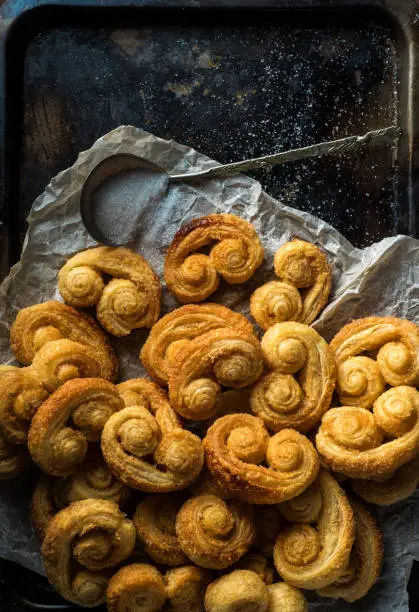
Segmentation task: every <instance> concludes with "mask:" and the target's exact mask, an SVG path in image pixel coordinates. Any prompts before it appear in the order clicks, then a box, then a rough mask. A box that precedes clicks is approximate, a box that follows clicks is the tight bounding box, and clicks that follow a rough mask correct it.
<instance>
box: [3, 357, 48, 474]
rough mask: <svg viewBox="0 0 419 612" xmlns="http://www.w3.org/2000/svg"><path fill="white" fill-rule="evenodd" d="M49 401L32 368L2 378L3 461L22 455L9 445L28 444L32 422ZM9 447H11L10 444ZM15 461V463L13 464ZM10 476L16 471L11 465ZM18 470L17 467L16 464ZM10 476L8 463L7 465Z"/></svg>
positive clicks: (16, 369)
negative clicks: (46, 400) (43, 403)
mask: <svg viewBox="0 0 419 612" xmlns="http://www.w3.org/2000/svg"><path fill="white" fill-rule="evenodd" d="M47 397H48V392H47V390H46V389H45V387H44V385H43V384H42V379H41V378H40V377H39V376H38V375H37V373H36V372H34V371H33V369H32V368H31V367H29V368H13V369H11V370H5V371H3V372H2V373H1V375H0V431H1V434H2V437H3V439H4V440H3V444H2V447H3V450H2V453H3V457H4V459H5V460H6V462H7V460H8V459H7V458H8V457H13V456H15V457H16V460H17V463H19V460H18V459H17V458H18V456H22V454H21V453H19V452H17V451H16V454H15V452H14V451H13V450H12V447H11V446H10V444H11V443H12V444H25V443H26V441H27V439H28V430H29V426H30V423H31V419H32V417H33V415H34V414H35V412H36V410H37V409H38V408H39V406H40V405H41V403H42V402H43V401H44V400H45V399H46V398H47ZM7 443H9V444H7ZM13 461H14V460H13V459H12V462H13ZM9 467H10V470H11V473H12V472H13V471H14V469H13V468H12V466H11V465H10V466H9ZM16 467H17V464H16ZM4 469H5V473H7V472H8V467H7V463H5V464H4Z"/></svg>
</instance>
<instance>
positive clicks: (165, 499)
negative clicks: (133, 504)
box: [132, 494, 188, 566]
mask: <svg viewBox="0 0 419 612" xmlns="http://www.w3.org/2000/svg"><path fill="white" fill-rule="evenodd" d="M182 503H183V499H182V498H181V497H177V496H176V495H174V494H171V495H150V496H149V497H146V498H145V499H144V500H143V501H142V502H140V504H139V505H138V506H137V509H136V511H135V514H134V517H133V519H132V520H133V522H134V525H135V529H136V530H137V537H138V539H139V541H140V543H141V544H142V547H143V548H144V551H145V552H146V553H147V555H148V556H149V557H150V558H151V559H153V561H155V562H156V563H162V564H163V565H169V566H176V565H182V564H185V563H188V557H187V556H186V555H185V553H184V552H183V550H182V549H181V547H180V544H179V541H178V539H177V536H176V529H175V523H176V515H177V513H178V512H179V510H180V507H181V506H182Z"/></svg>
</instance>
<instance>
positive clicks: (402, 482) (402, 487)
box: [352, 455, 419, 506]
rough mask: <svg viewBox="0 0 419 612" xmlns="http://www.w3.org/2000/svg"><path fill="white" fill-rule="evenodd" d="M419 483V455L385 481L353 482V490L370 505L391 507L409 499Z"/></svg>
mask: <svg viewBox="0 0 419 612" xmlns="http://www.w3.org/2000/svg"><path fill="white" fill-rule="evenodd" d="M418 483H419V455H418V456H417V457H415V458H414V459H413V460H412V461H409V462H408V463H405V464H404V465H402V466H401V467H399V468H398V469H397V470H396V471H395V472H394V473H393V474H392V475H391V476H389V477H388V478H386V479H384V480H353V481H352V488H353V490H354V491H355V493H356V494H357V495H359V497H362V499H364V500H365V501H366V502H368V503H370V504H377V506H390V505H391V504H395V503H396V502H398V501H401V500H403V499H407V498H408V497H410V496H411V495H412V493H413V492H414V491H415V489H416V487H417V486H418Z"/></svg>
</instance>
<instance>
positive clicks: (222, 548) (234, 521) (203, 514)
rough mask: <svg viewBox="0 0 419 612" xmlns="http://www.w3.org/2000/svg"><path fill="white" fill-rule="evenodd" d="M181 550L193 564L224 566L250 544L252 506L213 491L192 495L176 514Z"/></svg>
mask: <svg viewBox="0 0 419 612" xmlns="http://www.w3.org/2000/svg"><path fill="white" fill-rule="evenodd" d="M176 535H177V538H178V542H179V544H180V546H181V548H182V550H183V551H184V552H185V553H186V555H187V556H188V557H189V559H191V561H193V562H194V563H195V564H196V565H199V566H200V567H206V568H209V569H225V568H226V567H228V566H229V565H232V564H233V563H235V562H236V561H238V559H240V557H242V556H243V555H244V553H245V552H247V550H248V549H249V548H250V546H251V544H252V542H253V540H254V538H255V524H254V519H253V510H252V508H251V506H249V505H247V504H244V503H243V502H240V501H238V500H229V501H224V500H222V499H221V498H219V497H216V496H215V495H208V494H203V495H199V496H198V497H192V498H191V499H189V500H188V501H187V502H185V503H184V504H183V506H182V507H181V509H180V510H179V512H178V514H177V517H176Z"/></svg>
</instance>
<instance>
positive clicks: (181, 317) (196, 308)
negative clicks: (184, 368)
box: [140, 304, 253, 385]
mask: <svg viewBox="0 0 419 612" xmlns="http://www.w3.org/2000/svg"><path fill="white" fill-rule="evenodd" d="M224 327H229V328H232V329H236V330H238V331H244V332H247V333H249V334H250V333H253V326H252V324H251V323H250V322H249V321H248V320H247V319H246V317H244V316H243V315H241V314H239V313H237V312H234V311H233V310H230V309H229V308H226V307H225V306H221V305H220V304H200V305H197V304H189V305H187V306H181V307H180V308H177V309H176V310H174V311H173V312H170V313H169V314H167V315H165V316H164V317H162V318H161V319H160V320H159V321H157V323H155V325H153V327H152V329H151V331H150V334H149V336H148V338H147V340H146V342H145V344H144V346H143V348H142V349H141V354H140V358H141V361H142V362H143V364H144V367H145V368H146V370H147V372H148V373H149V374H150V376H152V377H153V378H154V379H155V380H156V381H157V382H158V383H160V384H161V385H167V384H168V381H169V375H170V372H171V369H172V364H173V361H174V358H175V355H176V354H177V353H178V352H179V350H180V349H181V348H183V347H184V346H186V345H188V344H189V342H190V341H191V340H193V339H194V338H197V337H198V336H202V335H203V334H206V333H207V332H209V331H212V330H213V329H220V328H224Z"/></svg>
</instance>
